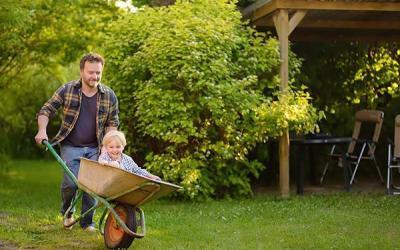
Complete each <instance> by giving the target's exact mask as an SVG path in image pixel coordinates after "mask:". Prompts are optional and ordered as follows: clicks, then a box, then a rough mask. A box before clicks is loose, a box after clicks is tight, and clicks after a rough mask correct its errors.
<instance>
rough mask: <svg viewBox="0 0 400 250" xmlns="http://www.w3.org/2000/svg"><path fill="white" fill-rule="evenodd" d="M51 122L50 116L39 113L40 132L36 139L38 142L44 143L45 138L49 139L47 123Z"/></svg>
mask: <svg viewBox="0 0 400 250" xmlns="http://www.w3.org/2000/svg"><path fill="white" fill-rule="evenodd" d="M48 123H49V118H48V117H47V116H45V115H39V116H38V128H39V129H38V132H37V134H36V136H35V141H36V143H37V144H39V145H40V144H42V141H43V140H48V139H49V138H48V137H47V132H46V128H47V124H48Z"/></svg>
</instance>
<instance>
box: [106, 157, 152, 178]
mask: <svg viewBox="0 0 400 250" xmlns="http://www.w3.org/2000/svg"><path fill="white" fill-rule="evenodd" d="M99 161H106V162H108V163H110V162H112V161H114V160H113V159H111V157H110V156H109V155H108V153H107V152H103V153H101V154H100V156H99ZM117 162H118V163H119V166H120V168H122V169H125V170H127V171H129V172H131V173H134V174H138V175H142V176H146V177H149V176H150V173H149V172H147V170H145V169H143V168H140V167H139V166H138V165H137V164H136V163H135V162H134V161H133V159H132V157H130V156H128V155H126V154H124V153H122V156H121V160H119V161H117Z"/></svg>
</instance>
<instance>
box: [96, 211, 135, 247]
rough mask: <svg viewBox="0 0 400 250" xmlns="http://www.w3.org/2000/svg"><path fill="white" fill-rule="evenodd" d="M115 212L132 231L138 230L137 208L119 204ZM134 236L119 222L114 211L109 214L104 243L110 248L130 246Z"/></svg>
mask: <svg viewBox="0 0 400 250" xmlns="http://www.w3.org/2000/svg"><path fill="white" fill-rule="evenodd" d="M114 210H115V212H116V213H117V214H118V216H119V217H120V218H121V220H122V221H123V222H124V223H125V224H126V226H127V227H128V228H129V229H130V230H131V231H132V232H136V230H137V225H136V215H135V208H134V207H132V206H129V205H118V206H116V207H115V208H114ZM133 240H134V237H133V236H131V235H129V234H127V233H126V232H125V231H124V229H123V228H122V227H120V226H119V225H118V223H117V220H116V219H115V218H114V215H113V214H112V213H109V214H108V216H107V221H106V224H105V226H104V243H105V245H106V246H107V247H108V248H111V249H114V248H128V247H129V246H130V245H131V244H132V241H133Z"/></svg>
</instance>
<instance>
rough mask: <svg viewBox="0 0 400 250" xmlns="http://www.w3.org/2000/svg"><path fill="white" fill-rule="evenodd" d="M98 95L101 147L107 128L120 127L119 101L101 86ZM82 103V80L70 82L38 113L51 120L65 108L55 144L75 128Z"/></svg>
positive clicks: (112, 92) (54, 140) (106, 88)
mask: <svg viewBox="0 0 400 250" xmlns="http://www.w3.org/2000/svg"><path fill="white" fill-rule="evenodd" d="M98 90H99V91H98V95H97V115H96V136H97V142H98V144H99V145H100V144H101V141H102V139H103V137H104V133H105V128H106V127H118V126H119V120H118V112H119V111H118V100H117V97H116V95H115V93H114V91H112V89H111V88H109V87H107V86H105V85H103V84H101V83H100V84H99V85H98ZM81 103H82V83H81V80H75V81H71V82H68V83H66V84H64V85H63V86H61V87H60V88H59V89H57V91H56V92H55V93H54V95H53V96H52V97H51V98H50V99H49V100H48V101H47V102H46V103H45V104H44V105H43V107H42V108H41V109H40V111H39V112H38V114H37V115H38V116H39V115H44V116H47V117H49V118H51V117H53V116H54V115H55V113H56V112H57V110H58V109H59V108H60V107H63V119H62V124H61V128H60V130H59V131H58V133H57V135H56V136H55V137H54V138H53V139H52V142H53V143H60V142H61V141H63V140H64V139H65V138H66V137H67V136H68V135H69V133H71V131H72V129H73V128H74V126H75V123H76V121H77V120H78V117H79V111H80V107H81Z"/></svg>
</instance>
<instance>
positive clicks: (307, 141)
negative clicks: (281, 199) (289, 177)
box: [290, 136, 352, 195]
mask: <svg viewBox="0 0 400 250" xmlns="http://www.w3.org/2000/svg"><path fill="white" fill-rule="evenodd" d="M351 141H352V138H351V137H332V136H316V137H304V138H294V139H291V140H290V142H291V144H293V145H298V146H302V147H303V148H304V151H303V152H304V153H303V154H302V153H299V154H298V155H297V161H298V166H296V184H297V194H299V195H303V194H304V165H305V164H304V163H305V158H306V157H307V156H308V158H311V157H312V156H311V157H310V155H309V154H310V149H309V147H310V146H312V145H317V146H323V145H337V147H336V148H337V149H338V150H339V152H340V153H341V154H342V159H343V161H342V165H343V177H344V188H345V190H346V191H350V174H351V169H350V166H349V163H348V160H347V159H348V154H347V148H348V145H349V144H350V142H351ZM309 169H311V170H312V171H311V172H314V171H313V169H314V166H311V165H310V166H309ZM312 174H313V173H312Z"/></svg>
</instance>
